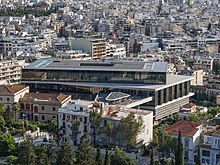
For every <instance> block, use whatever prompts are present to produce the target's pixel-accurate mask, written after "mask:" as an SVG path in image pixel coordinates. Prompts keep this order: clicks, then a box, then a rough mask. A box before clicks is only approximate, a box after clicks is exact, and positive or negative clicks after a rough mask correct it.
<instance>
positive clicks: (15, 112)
mask: <svg viewBox="0 0 220 165" xmlns="http://www.w3.org/2000/svg"><path fill="white" fill-rule="evenodd" d="M11 109H12V110H13V111H14V117H15V121H17V112H18V111H19V110H20V105H19V104H18V103H16V102H14V103H13V104H12V105H11Z"/></svg>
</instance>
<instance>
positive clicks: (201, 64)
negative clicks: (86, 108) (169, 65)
mask: <svg viewBox="0 0 220 165" xmlns="http://www.w3.org/2000/svg"><path fill="white" fill-rule="evenodd" d="M213 61H214V59H213V58H211V57H199V58H198V59H196V62H195V63H194V64H193V68H194V69H203V70H204V71H206V72H210V71H212V68H213Z"/></svg>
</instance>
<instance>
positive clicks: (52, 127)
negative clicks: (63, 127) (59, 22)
mask: <svg viewBox="0 0 220 165" xmlns="http://www.w3.org/2000/svg"><path fill="white" fill-rule="evenodd" d="M46 127H47V128H46V129H47V131H48V132H49V133H51V134H53V135H55V134H57V119H56V118H53V119H51V120H49V121H48V124H47V126H46Z"/></svg>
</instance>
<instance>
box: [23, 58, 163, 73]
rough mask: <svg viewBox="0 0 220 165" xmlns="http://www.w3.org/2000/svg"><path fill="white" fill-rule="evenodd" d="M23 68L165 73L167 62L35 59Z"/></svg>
mask: <svg viewBox="0 0 220 165" xmlns="http://www.w3.org/2000/svg"><path fill="white" fill-rule="evenodd" d="M25 69H44V70H45V69H46V70H95V71H140V72H163V73H166V71H167V63H166V62H143V61H79V60H37V61H35V62H33V63H31V64H30V65H28V66H26V67H25Z"/></svg>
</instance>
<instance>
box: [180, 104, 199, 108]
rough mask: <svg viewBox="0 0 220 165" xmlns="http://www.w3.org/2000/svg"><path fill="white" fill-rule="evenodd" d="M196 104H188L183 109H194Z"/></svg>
mask: <svg viewBox="0 0 220 165" xmlns="http://www.w3.org/2000/svg"><path fill="white" fill-rule="evenodd" d="M195 105H196V104H194V103H187V104H185V105H184V106H183V108H192V107H194V106H195Z"/></svg>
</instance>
